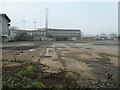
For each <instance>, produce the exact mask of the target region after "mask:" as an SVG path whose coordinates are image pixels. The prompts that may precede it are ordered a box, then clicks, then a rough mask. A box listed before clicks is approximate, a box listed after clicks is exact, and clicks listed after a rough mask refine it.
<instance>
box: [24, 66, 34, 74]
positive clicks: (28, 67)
mask: <svg viewBox="0 0 120 90" xmlns="http://www.w3.org/2000/svg"><path fill="white" fill-rule="evenodd" d="M25 69H26V71H29V72H33V71H35V70H36V67H34V66H32V65H29V66H26V67H25Z"/></svg>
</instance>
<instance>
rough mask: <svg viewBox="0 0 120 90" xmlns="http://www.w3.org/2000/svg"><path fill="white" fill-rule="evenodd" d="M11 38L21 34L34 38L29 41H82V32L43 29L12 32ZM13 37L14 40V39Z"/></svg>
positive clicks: (77, 30) (76, 30)
mask: <svg viewBox="0 0 120 90" xmlns="http://www.w3.org/2000/svg"><path fill="white" fill-rule="evenodd" d="M10 31H11V36H14V37H15V36H17V35H20V34H21V33H24V34H26V35H27V36H28V37H33V38H30V39H27V40H38V41H44V40H55V41H68V40H72V41H73V40H80V38H81V31H80V30H79V29H51V28H48V29H46V28H43V29H39V30H10ZM14 37H12V38H14Z"/></svg>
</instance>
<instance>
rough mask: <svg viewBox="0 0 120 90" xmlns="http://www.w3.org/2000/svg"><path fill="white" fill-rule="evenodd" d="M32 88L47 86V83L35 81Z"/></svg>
mask: <svg viewBox="0 0 120 90" xmlns="http://www.w3.org/2000/svg"><path fill="white" fill-rule="evenodd" d="M30 88H45V85H44V84H43V83H41V82H37V81H35V82H33V83H32V84H31V85H30Z"/></svg>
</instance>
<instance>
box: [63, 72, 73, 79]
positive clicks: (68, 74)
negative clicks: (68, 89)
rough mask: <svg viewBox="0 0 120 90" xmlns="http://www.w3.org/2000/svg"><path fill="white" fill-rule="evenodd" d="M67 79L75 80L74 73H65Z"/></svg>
mask: <svg viewBox="0 0 120 90" xmlns="http://www.w3.org/2000/svg"><path fill="white" fill-rule="evenodd" d="M65 78H66V79H74V78H75V76H74V74H73V73H72V72H66V73H65Z"/></svg>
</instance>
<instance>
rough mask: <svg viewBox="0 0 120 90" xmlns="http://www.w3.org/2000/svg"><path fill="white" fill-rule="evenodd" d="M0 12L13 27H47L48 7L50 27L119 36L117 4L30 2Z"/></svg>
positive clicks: (3, 6)
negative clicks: (4, 14)
mask: <svg viewBox="0 0 120 90" xmlns="http://www.w3.org/2000/svg"><path fill="white" fill-rule="evenodd" d="M1 8H2V9H0V13H6V14H7V15H8V17H9V18H10V19H11V25H14V26H17V27H18V28H20V29H23V28H24V24H23V22H22V20H25V21H26V24H25V26H26V29H34V28H35V25H34V23H33V21H36V22H37V27H38V28H40V27H45V8H48V9H49V10H48V25H49V27H50V28H77V29H81V31H82V32H83V33H84V34H99V33H106V34H109V33H118V3H117V2H74V3H73V2H37V3H36V2H34V3H33V2H31V3H27V2H26V3H25V2H24V3H20V2H19V3H17V2H16V3H9V2H5V3H2V4H1Z"/></svg>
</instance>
